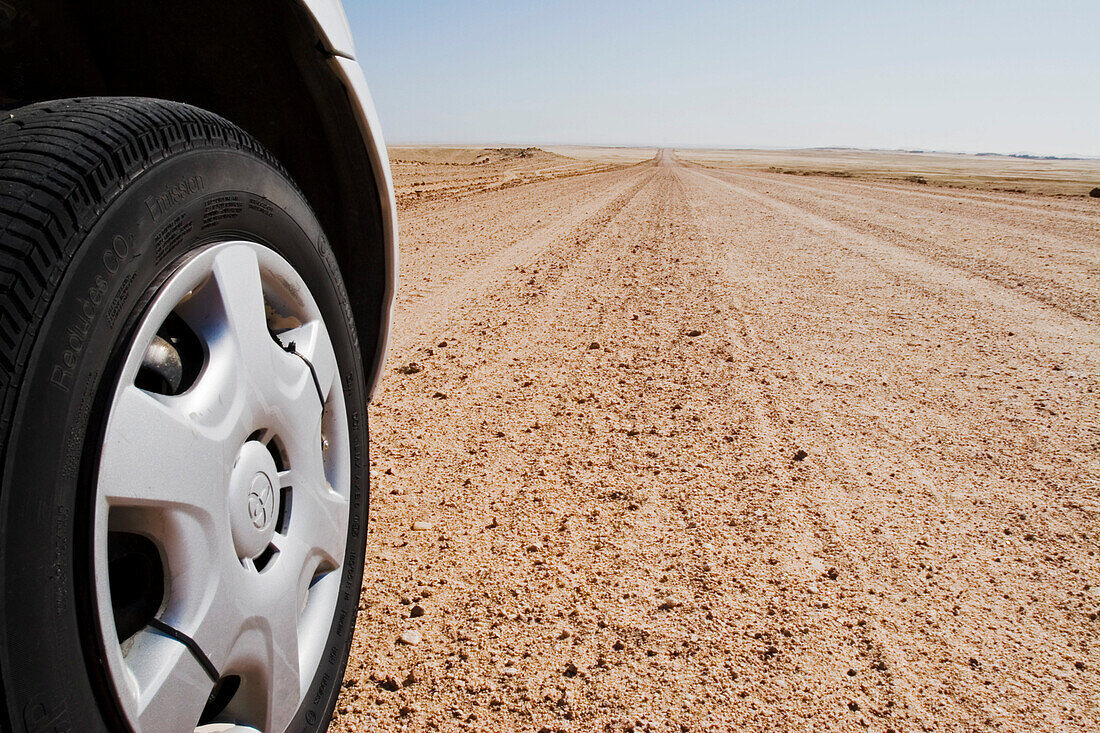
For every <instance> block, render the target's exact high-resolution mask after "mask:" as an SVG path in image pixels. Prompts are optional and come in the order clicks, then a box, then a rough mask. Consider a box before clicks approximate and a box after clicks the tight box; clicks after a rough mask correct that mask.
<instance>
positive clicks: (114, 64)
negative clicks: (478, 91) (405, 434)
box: [0, 0, 397, 393]
mask: <svg viewBox="0 0 1100 733" xmlns="http://www.w3.org/2000/svg"><path fill="white" fill-rule="evenodd" d="M351 51H352V49H351V40H350V33H349V32H348V29H347V25H346V21H344V20H343V17H342V14H340V13H339V5H338V4H337V3H334V2H331V0H324V1H319V0H308V2H307V1H306V0H190V1H189V2H187V3H168V2H159V1H150V2H143V3H128V2H125V1H124V0H101V1H100V2H96V3H85V2H81V1H80V0H0V108H14V107H17V106H21V105H23V104H29V103H33V102H38V101H45V100H49V99H58V98H65V97H78V96H100V95H108V96H144V97H156V98H161V99H170V100H173V101H178V102H185V103H188V104H192V105H195V106H197V107H201V108H203V109H206V110H209V111H211V112H214V113H216V114H218V115H221V116H222V117H224V118H226V119H228V120H229V121H231V122H233V123H234V124H236V125H238V126H239V127H241V128H242V129H244V130H245V131H247V132H248V133H249V134H251V135H252V136H253V137H255V138H256V139H258V140H259V141H260V142H261V143H262V144H263V145H264V146H265V147H267V148H268V149H269V150H270V151H271V152H272V153H273V154H274V155H275V157H276V158H278V159H279V160H280V161H281V162H282V164H283V165H284V166H285V167H286V168H287V170H288V171H289V172H290V174H291V176H292V177H293V178H294V180H295V181H296V182H297V183H298V185H299V187H300V188H301V189H302V191H303V193H304V194H305V196H306V198H307V200H309V202H310V204H311V206H312V207H313V209H314V211H315V212H316V213H317V217H318V219H319V220H320V222H321V224H322V226H323V227H324V229H325V233H326V235H327V236H328V238H329V241H330V244H331V246H332V249H333V251H334V252H335V253H336V257H337V261H338V263H339V266H340V269H341V271H342V274H343V276H344V281H345V284H346V286H347V289H348V293H349V295H350V297H351V300H352V307H353V312H354V315H355V319H356V329H357V331H358V336H359V342H360V348H361V351H362V354H363V359H364V362H365V364H364V367H365V369H366V373H367V375H368V380H369V385H368V387H369V390H368V391H369V392H371V393H373V391H374V388H375V386H376V385H377V382H378V377H379V374H380V372H381V367H382V360H383V359H384V357H385V349H386V341H387V338H388V332H389V321H390V310H391V306H392V301H393V292H394V287H395V283H396V274H397V231H396V219H395V209H394V200H393V193H392V182H391V179H390V171H389V163H388V160H387V158H386V153H385V146H384V143H383V141H382V137H381V134H380V131H379V124H378V120H377V116H376V114H375V112H374V108H373V104H372V102H371V99H370V95H369V92H368V90H367V86H366V82H365V79H364V77H363V73H362V70H361V69H360V68H359V66H358V64H357V63H356V62H355V61H354V60H352V59H351V58H349V55H350V53H351Z"/></svg>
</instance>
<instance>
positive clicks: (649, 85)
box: [345, 0, 1100, 156]
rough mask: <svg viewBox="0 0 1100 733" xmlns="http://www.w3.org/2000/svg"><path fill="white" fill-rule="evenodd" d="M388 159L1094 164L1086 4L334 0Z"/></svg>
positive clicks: (1092, 37)
mask: <svg viewBox="0 0 1100 733" xmlns="http://www.w3.org/2000/svg"><path fill="white" fill-rule="evenodd" d="M345 9H346V10H347V13H348V18H349V21H350V22H351V25H352V30H353V32H354V34H355V41H356V46H357V51H358V54H359V58H360V60H361V62H362V64H363V68H364V70H365V71H366V75H367V79H368V81H369V82H370V84H371V92H372V94H373V95H374V101H375V105H376V107H377V108H378V112H379V115H380V116H381V118H382V123H383V130H384V132H385V135H386V138H387V141H389V142H391V143H399V142H447V143H502V144H509V143H510V144H535V145H546V144H552V143H581V144H585V143H587V144H610V145H666V146H676V145H706V146H717V147H812V146H824V145H844V146H853V147H877V148H920V149H929V150H931V149H934V150H956V151H969V152H979V151H996V152H1036V153H1044V154H1082V155H1097V156H1100V2H1097V1H1096V0H1088V1H1087V2H1078V1H1076V0H1074V1H1070V2H1027V3H1025V2H1011V1H1010V2H939V1H938V0H927V1H924V2H922V1H920V0H917V1H915V2H914V1H913V0H909V1H908V2H890V1H888V0H881V1H880V2H795V1H787V0H775V1H774V2H753V3H750V2H691V1H690V0H683V1H681V2H664V1H661V2H657V1H647V0H635V1H634V2H620V1H619V0H608V1H607V2H576V1H573V0H561V1H557V2H555V1H550V0H547V1H546V2H523V1H517V2H496V1H495V0H494V1H490V2H468V3H466V2H436V1H429V0H424V1H419V2H418V1H415V0H409V1H406V2H402V1H400V0H399V1H396V2H383V1H381V0H371V1H369V2H365V1H363V0H345Z"/></svg>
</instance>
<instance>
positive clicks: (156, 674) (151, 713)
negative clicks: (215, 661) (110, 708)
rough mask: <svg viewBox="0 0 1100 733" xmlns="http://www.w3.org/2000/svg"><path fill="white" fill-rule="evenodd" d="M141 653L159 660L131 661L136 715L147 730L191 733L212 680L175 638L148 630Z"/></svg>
mask: <svg viewBox="0 0 1100 733" xmlns="http://www.w3.org/2000/svg"><path fill="white" fill-rule="evenodd" d="M141 636H144V637H146V638H144V639H141V640H140V641H141V642H143V643H144V644H146V645H147V647H148V648H146V649H144V650H143V651H144V652H145V654H144V656H145V657H146V658H147V659H148V660H150V661H152V660H155V661H156V662H158V664H146V665H133V666H131V671H133V672H134V679H135V681H136V682H137V684H138V689H139V692H138V706H137V707H138V710H137V717H138V720H139V721H140V722H141V728H142V729H143V730H146V731H158V732H159V731H165V733H175V731H180V732H181V733H182V732H184V731H186V732H187V733H190V732H191V731H193V730H194V729H195V725H196V724H197V723H198V721H199V715H200V714H201V713H202V709H203V707H204V706H205V705H206V699H207V697H208V696H209V694H210V690H211V689H212V688H213V686H214V683H213V682H212V681H211V679H210V677H209V676H208V675H207V673H206V671H205V670H204V669H203V668H202V666H201V665H200V664H199V662H198V661H197V660H196V659H195V657H194V656H193V655H192V654H191V652H190V651H188V649H187V648H186V647H184V646H183V645H182V644H180V643H179V642H178V641H176V640H174V639H170V638H168V637H166V636H163V635H161V634H159V633H158V632H154V631H151V630H147V631H146V632H144V633H143V634H142V635H141Z"/></svg>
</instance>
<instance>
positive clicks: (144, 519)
mask: <svg viewBox="0 0 1100 733" xmlns="http://www.w3.org/2000/svg"><path fill="white" fill-rule="evenodd" d="M350 477H351V454H350V438H349V433H348V426H347V412H346V406H345V404H344V398H343V392H342V390H341V385H340V376H339V373H338V368H337V363H336V356H335V352H334V351H333V347H332V343H331V342H330V340H329V334H328V330H327V329H326V328H325V325H324V322H323V321H322V318H321V314H320V311H319V309H318V307H317V304H316V302H315V301H314V300H313V297H312V296H311V295H310V293H309V290H308V288H307V287H306V285H305V282H304V281H303V280H302V278H301V276H299V275H298V273H297V272H295V271H294V269H293V268H292V267H291V266H290V264H289V263H288V262H287V261H286V260H284V259H283V258H282V257H280V256H279V255H277V254H276V253H274V252H273V251H272V250H270V249H267V248H265V247H263V246H260V245H258V244H254V243H250V242H226V243H221V244H217V245H214V246H211V247H209V248H207V249H205V250H203V251H201V252H200V253H198V254H196V255H195V256H193V257H192V258H191V259H190V260H188V261H187V262H186V263H185V264H184V265H183V266H182V267H181V268H180V269H179V270H178V271H177V272H176V273H175V274H174V275H173V276H172V277H171V278H170V279H169V281H168V282H167V283H165V285H164V286H163V287H162V288H161V289H160V292H159V293H158V294H157V296H156V297H155V299H154V300H153V302H152V304H151V305H150V307H149V309H148V312H147V313H146V315H145V317H144V319H143V320H142V322H141V324H140V325H139V327H138V329H137V333H136V335H135V336H134V339H133V341H132V343H131V346H130V349H129V352H128V354H127V357H126V361H125V364H124V365H123V368H122V373H121V377H120V379H119V383H118V386H117V387H116V389H115V393H114V396H113V398H112V400H111V404H110V412H109V413H108V416H107V427H106V431H105V435H104V440H103V447H102V453H101V457H100V464H99V473H98V483H97V492H96V504H95V520H94V521H95V526H94V552H95V558H94V560H95V584H96V593H97V603H98V609H99V620H100V630H101V633H102V638H103V640H104V647H105V651H106V662H107V667H108V669H109V672H110V677H111V679H112V681H113V683H114V687H115V691H116V693H117V695H118V699H119V701H120V703H121V707H122V709H123V711H124V713H125V714H126V716H127V718H128V719H129V722H130V724H131V725H132V726H133V728H134V729H135V730H136V731H138V732H139V733H150V732H153V731H155V732H156V733H162V732H173V731H195V730H201V731H205V730H219V731H222V730H234V731H253V730H259V731H269V732H271V731H283V730H285V729H286V727H287V726H288V725H289V724H290V722H291V719H292V718H293V716H294V714H295V713H296V711H297V710H298V708H299V706H300V705H301V702H302V700H303V697H304V695H305V693H306V690H307V688H308V687H309V685H310V683H311V682H312V680H313V676H314V674H315V673H316V671H317V668H318V665H319V662H320V659H321V655H322V653H323V651H324V644H325V641H326V640H327V637H328V631H329V628H330V625H331V623H332V620H333V616H334V614H335V607H336V601H337V597H338V595H339V582H340V575H341V573H340V572H339V571H340V570H341V568H342V565H343V561H344V550H345V544H346V540H347V529H348V521H349V506H350V505H349V501H350V483H351V478H350ZM120 548H121V549H120Z"/></svg>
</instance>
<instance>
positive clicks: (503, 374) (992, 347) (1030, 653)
mask: <svg viewBox="0 0 1100 733" xmlns="http://www.w3.org/2000/svg"><path fill="white" fill-rule="evenodd" d="M456 170H458V169H456ZM455 175H456V176H457V175H460V173H458V172H456V173H455ZM471 175H474V174H473V173H471ZM478 175H480V174H478ZM402 201H403V203H402V210H401V212H400V220H401V228H402V237H403V242H402V246H403V250H404V251H403V257H404V261H403V268H402V269H403V282H402V292H401V296H400V302H399V305H398V311H397V317H396V324H395V325H396V331H395V333H396V343H395V348H394V350H393V352H392V354H391V361H390V368H389V370H388V376H387V377H386V380H385V383H384V385H383V389H382V391H381V394H380V396H379V399H378V401H377V404H376V406H374V407H373V408H372V413H371V419H372V421H373V422H372V426H371V429H372V441H373V456H372V476H373V479H372V480H373V482H374V483H373V505H372V532H373V534H372V535H371V537H370V539H369V541H368V559H367V571H366V577H365V581H364V593H363V598H362V602H361V612H360V617H359V620H358V628H357V631H356V643H355V647H354V649H353V652H352V655H353V656H352V661H351V663H350V665H349V667H348V671H347V678H346V680H345V682H344V685H345V690H344V693H343V696H342V698H341V701H340V707H339V709H340V715H339V716H338V718H337V720H336V722H335V723H334V724H333V730H335V731H342V730H397V729H401V728H403V727H405V728H407V729H409V730H432V729H438V730H484V731H510V730H521V731H533V732H535V731H540V730H542V729H546V730H549V731H557V730H563V731H600V730H613V731H621V730H634V731H640V730H650V729H652V730H658V731H681V730H684V731H697V730H721V731H726V730H738V729H742V730H755V731H776V730H793V731H821V730H871V731H887V730H891V729H892V730H894V731H897V732H898V733H901V732H902V731H919V730H958V731H971V730H1001V731H1020V730H1025V731H1056V730H1065V731H1085V730H1100V620H1098V616H1097V614H1098V612H1100V559H1098V558H1097V557H1096V552H1097V551H1098V550H1100V399H1098V394H1100V379H1098V377H1097V375H1098V374H1100V201H1090V200H1087V199H1077V200H1068V199H1055V198H1043V197H1034V196H1024V195H998V194H989V193H973V192H969V193H968V192H958V191H949V190H944V189H934V188H928V187H921V186H916V185H904V184H874V183H867V182H852V181H843V180H834V179H811V178H805V177H784V176H780V175H770V174H759V173H744V172H737V171H732V170H717V169H708V168H703V167H699V166H693V165H686V164H683V163H680V162H679V161H677V160H676V159H674V158H672V157H671V156H668V155H664V156H662V157H660V159H659V160H658V161H656V162H652V163H648V164H641V165H637V166H631V167H623V168H618V169H614V170H610V171H602V172H599V171H598V172H591V173H585V174H583V175H569V176H565V177H561V178H557V179H552V180H543V181H540V182H534V183H526V184H524V185H515V186H512V187H509V188H502V189H499V190H488V191H475V192H472V193H470V194H469V195H466V196H463V197H460V198H448V197H440V198H433V199H425V200H416V198H415V197H409V196H406V197H404V198H402ZM414 522H416V523H420V522H423V523H428V524H430V529H419V530H414V529H413V525H414ZM417 526H424V525H420V524H418V525H417ZM421 614H422V615H421ZM410 630H415V631H418V632H419V633H420V634H421V636H422V641H420V643H417V644H411V645H410V644H405V643H401V642H400V641H398V639H399V637H400V636H401V635H402V634H403V633H404V632H407V631H410ZM411 640H412V641H416V640H415V639H411Z"/></svg>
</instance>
